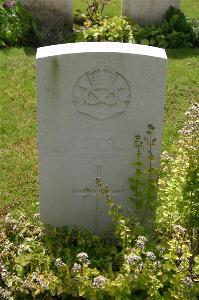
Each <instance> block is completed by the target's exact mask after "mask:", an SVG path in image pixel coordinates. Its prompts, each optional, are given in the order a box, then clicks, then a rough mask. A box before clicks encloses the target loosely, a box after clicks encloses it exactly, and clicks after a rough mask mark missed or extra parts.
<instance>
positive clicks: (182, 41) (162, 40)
mask: <svg viewBox="0 0 199 300" xmlns="http://www.w3.org/2000/svg"><path fill="white" fill-rule="evenodd" d="M198 31H199V30H198V22H197V20H191V19H188V18H186V16H185V15H184V14H183V13H182V12H181V11H180V10H178V9H175V8H173V7H171V8H170V9H169V10H168V11H167V13H166V15H165V20H164V21H163V23H162V24H161V25H160V26H159V27H158V26H156V25H147V26H145V27H141V26H138V25H134V26H133V35H134V37H135V39H136V41H137V43H140V44H144V45H150V46H158V47H163V48H183V47H191V46H194V45H197V43H198Z"/></svg>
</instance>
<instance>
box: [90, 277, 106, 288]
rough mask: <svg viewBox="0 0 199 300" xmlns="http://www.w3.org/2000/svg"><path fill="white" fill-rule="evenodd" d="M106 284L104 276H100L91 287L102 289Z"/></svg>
mask: <svg viewBox="0 0 199 300" xmlns="http://www.w3.org/2000/svg"><path fill="white" fill-rule="evenodd" d="M105 283H106V278H105V277H104V276H101V275H100V276H98V277H95V278H94V280H93V283H92V284H91V287H94V288H101V287H103V286H104V285H105Z"/></svg>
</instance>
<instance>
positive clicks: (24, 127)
mask: <svg viewBox="0 0 199 300" xmlns="http://www.w3.org/2000/svg"><path fill="white" fill-rule="evenodd" d="M168 55H169V72H168V93H167V100H166V106H165V121H164V139H163V149H169V148H170V146H171V145H172V143H173V142H174V140H175V139H176V138H177V136H178V134H177V131H178V129H179V128H181V127H182V126H183V122H184V112H185V110H186V109H187V108H188V107H189V106H190V104H191V103H192V102H195V101H199V88H198V82H199V73H198V72H197V70H198V69H199V60H198V55H199V49H182V50H169V51H168ZM0 82H1V84H0V95H1V97H0V98H1V103H0V107H1V112H0V114H1V115H0V118H1V132H0V134H1V137H2V139H1V160H2V161H1V168H2V169H1V173H0V184H1V187H0V190H1V201H0V212H1V214H4V213H7V212H8V211H14V210H16V211H17V210H18V209H20V210H21V211H26V213H29V214H30V216H31V215H32V213H33V212H37V211H38V174H37V138H36V136H37V121H36V95H35V50H33V49H15V48H13V49H5V50H0ZM132 160H133V157H132Z"/></svg>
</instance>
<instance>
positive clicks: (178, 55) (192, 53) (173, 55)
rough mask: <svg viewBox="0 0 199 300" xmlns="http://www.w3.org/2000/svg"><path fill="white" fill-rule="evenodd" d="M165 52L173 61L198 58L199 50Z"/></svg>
mask: <svg viewBox="0 0 199 300" xmlns="http://www.w3.org/2000/svg"><path fill="white" fill-rule="evenodd" d="M166 52H167V55H168V57H169V58H173V59H183V58H187V57H198V56H199V48H181V49H166Z"/></svg>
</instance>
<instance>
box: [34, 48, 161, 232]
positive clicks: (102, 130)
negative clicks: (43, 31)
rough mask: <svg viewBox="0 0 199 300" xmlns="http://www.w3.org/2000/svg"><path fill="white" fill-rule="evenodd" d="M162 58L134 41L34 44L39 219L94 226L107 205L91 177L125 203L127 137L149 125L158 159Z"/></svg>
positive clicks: (102, 220) (99, 227)
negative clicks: (37, 128) (35, 57)
mask: <svg viewBox="0 0 199 300" xmlns="http://www.w3.org/2000/svg"><path fill="white" fill-rule="evenodd" d="M166 68H167V57H166V53H165V50H163V49H160V48H155V47H148V46H143V45H135V44H122V43H75V44H64V45H56V46H49V47H43V48H39V49H38V51H37V88H38V113H39V179H40V214H41V220H42V221H43V222H45V223H49V224H51V225H55V226H64V225H68V226H72V225H74V224H75V225H77V226H80V227H81V228H82V229H89V230H92V231H94V232H96V233H102V232H104V231H106V230H107V229H108V228H109V223H110V217H108V216H107V215H106V212H107V204H106V201H105V199H104V197H102V196H101V195H100V194H99V193H98V192H97V190H96V186H95V181H94V179H95V178H96V177H97V176H100V177H102V179H103V181H104V182H105V183H107V184H109V185H110V187H111V190H112V196H113V198H114V199H115V200H116V201H117V202H118V203H121V204H122V206H123V208H124V210H126V209H129V208H130V209H132V203H131V202H130V201H129V197H130V195H131V192H130V190H129V182H128V178H129V177H132V176H133V167H132V166H131V163H132V161H134V160H135V157H136V149H135V148H134V147H133V139H134V136H135V135H136V134H140V135H141V136H144V135H146V128H147V125H148V124H150V123H152V124H153V125H154V126H155V127H156V131H155V135H156V137H157V140H158V142H157V145H156V147H155V149H154V151H153V153H154V155H155V158H156V166H157V167H158V165H159V158H160V148H161V140H162V125H163V110H164V98H165V83H166Z"/></svg>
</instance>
